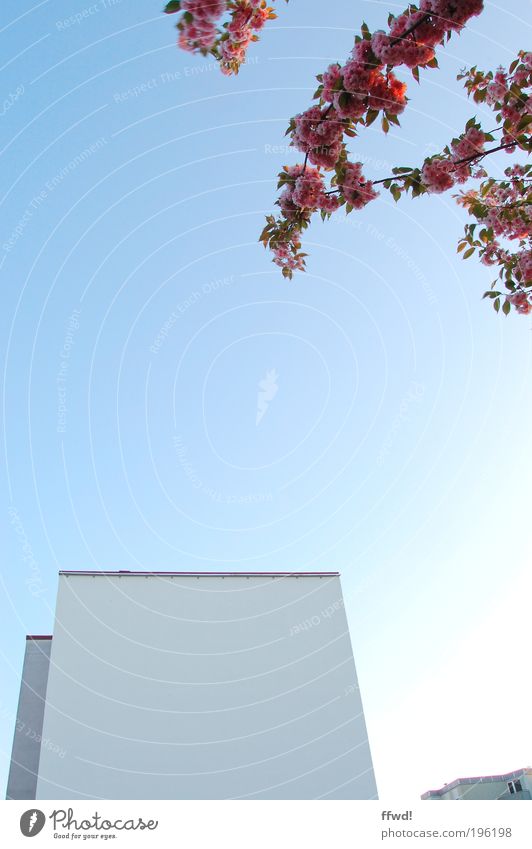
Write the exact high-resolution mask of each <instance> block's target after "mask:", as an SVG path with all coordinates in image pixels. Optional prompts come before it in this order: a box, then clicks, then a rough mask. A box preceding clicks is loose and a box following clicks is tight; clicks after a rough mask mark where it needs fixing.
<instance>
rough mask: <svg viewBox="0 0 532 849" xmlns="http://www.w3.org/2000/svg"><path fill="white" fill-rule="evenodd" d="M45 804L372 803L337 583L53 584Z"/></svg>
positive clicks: (148, 579)
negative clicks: (50, 746) (56, 751)
mask: <svg viewBox="0 0 532 849" xmlns="http://www.w3.org/2000/svg"><path fill="white" fill-rule="evenodd" d="M43 736H46V737H49V738H50V739H53V740H54V741H57V743H58V744H59V745H60V746H61V749H62V750H63V751H64V752H65V755H64V757H62V758H61V759H59V758H57V757H54V756H52V755H51V753H50V752H47V751H46V750H43V752H42V753H41V762H40V768H39V779H38V785H37V798H38V799H54V798H64V799H66V798H68V799H82V798H103V799H113V798H115V799H135V798H153V799H223V798H250V799H274V798H279V799H314V798H328V799H345V798H347V799H367V798H375V797H376V786H375V780H374V776H373V769H372V763H371V757H370V751H369V746H368V740H367V734H366V727H365V723H364V717H363V713H362V705H361V699H360V694H359V690H358V686H357V679H356V673H355V666H354V662H353V656H352V650H351V643H350V638H349V633H348V628H347V621H346V617H345V612H344V608H343V602H342V595H341V587H340V580H339V577H337V576H327V575H323V576H315V575H307V576H301V577H294V576H290V577H286V576H278V577H269V576H266V575H264V576H258V575H253V576H246V575H236V576H232V577H221V576H209V577H206V576H201V577H198V576H195V575H187V576H184V575H178V574H176V575H174V576H170V575H164V574H157V575H154V574H150V575H146V576H144V575H142V574H139V573H136V574H121V575H118V574H116V573H112V574H109V573H108V574H99V575H97V576H93V575H90V574H83V573H81V574H80V573H68V574H62V575H61V576H60V579H59V592H58V600H57V609H56V621H55V628H54V639H53V647H52V658H51V665H50V674H49V680H48V692H47V704H46V709H45V717H44V729H43Z"/></svg>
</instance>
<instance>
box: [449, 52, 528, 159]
mask: <svg viewBox="0 0 532 849" xmlns="http://www.w3.org/2000/svg"><path fill="white" fill-rule="evenodd" d="M458 79H464V80H465V83H464V85H465V87H466V89H467V92H468V94H469V95H472V97H473V100H474V101H475V103H487V104H488V106H491V108H492V109H493V111H494V112H495V113H496V117H497V121H498V122H499V123H500V124H502V142H503V143H504V144H505V145H506V149H507V151H508V153H512V152H513V150H514V147H513V145H512V142H513V141H514V140H515V139H516V138H517V137H518V136H519V135H520V134H521V133H522V132H523V131H524V130H526V129H527V128H528V127H529V126H530V124H531V123H532V100H531V96H530V87H531V83H532V53H526V52H525V51H524V50H521V51H520V52H519V54H518V56H517V58H516V59H515V60H514V61H513V62H512V64H511V65H510V67H509V69H508V70H507V71H506V70H505V69H504V68H498V69H497V71H496V72H495V74H493V72H492V71H489V72H488V73H487V74H485V73H483V72H482V71H479V70H478V68H477V67H476V66H475V67H474V68H471V69H470V70H469V71H466V72H463V73H462V74H460V75H459V77H458Z"/></svg>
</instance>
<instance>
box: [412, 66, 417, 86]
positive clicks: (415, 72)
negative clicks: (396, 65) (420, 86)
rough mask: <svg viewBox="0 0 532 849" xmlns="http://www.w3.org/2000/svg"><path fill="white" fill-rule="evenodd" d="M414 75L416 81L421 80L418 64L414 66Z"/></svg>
mask: <svg viewBox="0 0 532 849" xmlns="http://www.w3.org/2000/svg"><path fill="white" fill-rule="evenodd" d="M412 76H413V77H414V79H415V81H416V82H417V83H418V82H419V66H418V65H416V66H415V67H414V68H412Z"/></svg>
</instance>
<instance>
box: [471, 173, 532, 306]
mask: <svg viewBox="0 0 532 849" xmlns="http://www.w3.org/2000/svg"><path fill="white" fill-rule="evenodd" d="M504 174H505V178H506V179H505V180H495V179H493V178H490V179H488V180H485V181H484V182H483V183H482V184H481V185H480V188H479V189H478V190H471V191H469V192H462V193H461V194H460V196H459V198H458V202H459V203H460V204H461V205H462V206H463V207H464V208H465V209H466V210H467V211H468V212H469V214H470V215H471V216H472V217H473V218H474V219H475V223H474V224H467V225H466V227H465V233H464V238H463V239H462V240H461V241H460V242H459V244H458V250H459V251H463V252H464V256H466V257H468V256H472V255H473V254H474V253H475V252H476V251H478V255H479V256H480V259H481V262H482V263H483V264H484V265H488V266H499V275H498V278H497V279H496V280H494V281H493V283H492V286H491V289H490V290H489V291H488V292H486V293H485V295H484V297H487V298H490V299H491V300H492V303H493V306H494V308H495V310H497V312H498V311H499V309H500V307H501V303H502V309H503V312H504V313H506V314H508V313H509V312H510V309H511V307H514V308H515V309H516V311H517V312H518V313H521V314H522V315H526V314H528V313H531V312H532V165H514V166H512V167H510V168H506V169H505V172H504ZM501 240H504V241H501ZM515 246H516V247H515ZM512 248H514V249H513V250H512ZM501 285H504V288H505V290H506V291H505V292H502V291H500V289H499V288H498V286H501Z"/></svg>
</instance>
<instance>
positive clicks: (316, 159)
mask: <svg viewBox="0 0 532 849" xmlns="http://www.w3.org/2000/svg"><path fill="white" fill-rule="evenodd" d="M482 8H483V3H482V0H421V3H420V7H419V8H418V7H416V6H413V5H410V6H408V8H407V9H406V10H405V11H404V12H403V14H401V15H399V16H398V17H393V16H390V17H389V19H388V27H389V29H388V31H387V32H384V31H377V32H374V33H370V32H369V30H368V27H367V26H366V24H363V25H362V29H361V37H356V38H355V46H354V48H353V50H352V52H351V55H350V57H349V58H348V60H347V62H346V63H345V64H344V65H340V64H339V63H336V64H333V65H330V66H329V67H328V69H327V71H326V72H325V73H323V74H321V75H319V76H318V78H317V79H318V83H319V85H318V89H317V91H316V92H315V95H314V98H315V100H316V101H317V103H316V104H315V105H314V106H311V107H310V108H309V109H307V110H306V111H305V112H303V113H301V114H299V115H296V116H295V117H294V118H293V119H292V120H291V121H290V124H289V126H288V130H287V134H288V135H289V136H290V139H291V141H290V144H291V145H292V146H293V147H295V148H297V149H298V150H300V151H301V152H302V153H304V160H303V164H302V165H295V166H291V167H288V166H285V167H284V169H283V171H282V172H281V173H280V174H279V182H278V188H280V189H282V193H281V195H280V197H279V199H278V201H277V204H278V205H279V206H280V209H281V214H280V215H279V216H278V217H275V216H274V215H269V216H267V218H266V226H265V227H264V229H263V231H262V233H261V235H260V241H262V243H263V244H264V246H265V247H269V248H270V249H271V250H272V251H273V253H274V259H273V261H274V262H275V263H276V264H277V265H279V266H280V267H281V269H282V273H283V275H284V276H285V277H287V278H289V279H290V278H291V277H292V275H293V272H294V271H296V270H304V267H305V257H306V254H304V253H302V252H301V236H302V233H303V231H304V230H305V229H306V228H307V227H308V226H309V224H310V222H311V219H312V217H313V215H314V214H315V213H316V212H319V213H320V215H321V218H322V219H327V218H329V217H330V216H331V215H332V213H333V212H335V211H336V210H338V209H339V208H340V207H342V206H344V207H345V211H346V213H350V212H351V211H352V210H354V209H362V208H363V207H364V206H366V205H367V204H368V203H369V202H370V201H372V200H374V199H375V198H376V197H377V191H376V190H375V186H377V185H378V184H382V185H383V186H384V188H385V189H388V190H389V191H390V192H391V194H392V196H393V197H394V199H395V200H399V198H400V197H401V195H402V194H405V193H408V192H411V194H412V196H413V197H419V196H420V195H422V194H434V193H440V192H444V191H447V190H448V189H450V188H452V187H454V186H456V185H461V184H463V183H465V182H466V181H467V180H469V179H470V178H474V179H482V178H485V177H487V174H486V172H485V170H484V168H483V167H482V165H481V163H483V161H484V160H485V159H486V157H488V156H490V155H491V154H494V153H497V152H499V151H503V150H505V151H506V152H507V153H512V152H513V151H515V150H516V149H519V150H521V151H523V152H524V153H527V154H528V153H530V150H531V149H532V142H531V140H530V136H529V133H528V131H529V129H530V125H531V124H532V109H531V106H532V97H531V96H530V92H529V89H530V85H531V82H532V54H530V53H525V52H524V51H521V52H520V53H519V55H518V57H517V59H516V60H515V61H514V62H513V63H512V65H511V66H510V69H509V71H508V72H505V71H504V70H503V69H499V70H498V71H497V72H496V73H495V75H494V74H492V73H491V72H490V73H488V74H484V73H483V72H481V71H479V70H478V69H477V68H476V67H474V68H472V69H471V70H470V71H467V72H462V73H461V74H460V75H459V77H458V79H463V80H465V82H464V85H465V87H466V90H467V92H468V94H469V95H471V96H472V97H473V99H474V100H475V102H477V103H484V102H486V103H487V104H488V105H490V106H491V107H492V108H493V109H494V111H495V113H496V118H497V126H496V128H495V129H494V130H493V131H492V132H498V131H501V132H502V137H501V139H500V143H499V144H498V145H496V146H494V147H491V148H488V149H486V147H485V145H486V144H487V143H489V142H493V141H494V137H493V135H492V134H491V133H490V132H485V131H483V130H482V128H481V126H480V124H479V123H478V122H477V121H476V119H475V118H472V119H471V120H470V121H468V122H467V124H466V127H465V130H464V132H463V133H462V134H461V135H460V136H458V137H457V138H455V139H453V140H452V142H451V144H450V145H449V146H447V147H445V148H444V150H443V151H442V153H440V154H437V155H436V156H431V157H427V158H426V159H425V161H424V162H423V164H422V166H421V168H411V167H398V168H394V169H392V170H393V176H390V177H385V178H382V179H379V180H375V181H372V180H369V179H366V177H364V175H363V173H362V164H361V163H360V162H351V161H350V160H349V154H348V150H347V143H348V140H349V139H351V138H353V137H355V136H356V135H357V134H358V132H359V131H360V128H361V127H368V126H370V125H371V124H372V123H373V122H374V121H375V120H376V119H377V118H378V117H379V115H380V117H381V126H382V129H383V131H384V132H388V130H389V128H390V125H391V124H395V125H398V124H399V120H398V115H400V114H401V112H403V110H404V109H405V107H406V103H407V98H406V83H404V82H402V81H400V80H399V79H397V77H396V76H395V75H394V73H393V69H395V68H396V67H398V66H401V65H403V66H406V67H407V68H409V69H410V70H411V72H412V74H413V76H414V78H415V79H416V80H417V81H419V69H420V68H436V67H437V60H436V57H435V48H436V47H437V46H438V45H441V44H443V42H444V40H445V39H448V38H449V37H450V36H451V34H452V32H456V31H459V30H461V29H462V28H463V26H464V25H465V23H466V22H467V21H468V20H469V19H470V18H471V17H472V16H473V15H478V14H480V12H481V11H482ZM309 163H310V164H311V166H313V167H309ZM528 174H529V170H528V167H526V168H523V166H519V165H516V166H513V167H512V168H510V169H506V171H505V177H506V179H505V180H495V179H493V178H490V179H488V180H487V181H485V182H483V183H481V185H480V188H479V190H478V192H477V193H475V192H469V193H467V194H464V193H462V194H461V195H459V196H458V202H459V203H460V204H461V205H462V206H463V207H464V208H465V209H467V211H468V212H469V213H470V214H471V215H473V216H474V217H475V218H477V223H480V224H481V225H482V226H481V230H480V231H479V234H478V237H477V236H476V235H475V227H476V226H477V224H472V225H467V227H466V233H465V237H464V238H465V243H464V244H463V245H462V242H461V243H460V244H461V245H462V246H461V247H460V245H459V250H460V251H462V250H463V251H464V253H463V256H464V258H466V257H468V256H471V255H472V254H473V253H474V252H475V251H478V252H479V255H480V258H481V260H482V262H483V263H484V264H495V263H497V264H498V265H499V266H500V269H501V271H500V279H504V284H505V286H506V288H507V291H508V294H507V295H506V296H505V297H506V300H505V301H504V305H503V311H504V312H509V310H510V308H511V307H512V306H514V307H515V308H516V309H517V310H518V312H529V311H532V303H529V299H530V301H532V278H531V271H532V259H531V257H532V252H531V250H530V204H531V197H530V188H529V182H530V179H531V177H530V176H527V175H528ZM327 178H329V185H327V183H326V179H327ZM484 218H486V221H485V222H484V224H482V221H483V219H484ZM492 219H494V220H492ZM495 219H496V220H495ZM497 222H499V223H497ZM500 222H504V223H500ZM498 235H499V236H504V238H507V239H517V242H518V250H517V251H516V252H514V253H511V252H510V251H509V250H507V248H506V247H505V246H504V245H502V244H501V243H500V242H499V241H498V240H497V236H498ZM466 248H467V249H466ZM487 296H488V297H490V298H492V299H493V301H494V306H495V308H496V309H498V308H499V307H500V304H501V301H500V300H497V298H498V297H499V298H500V293H498V292H496V291H493V290H492V291H491V292H490V293H487Z"/></svg>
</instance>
